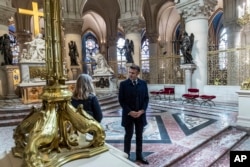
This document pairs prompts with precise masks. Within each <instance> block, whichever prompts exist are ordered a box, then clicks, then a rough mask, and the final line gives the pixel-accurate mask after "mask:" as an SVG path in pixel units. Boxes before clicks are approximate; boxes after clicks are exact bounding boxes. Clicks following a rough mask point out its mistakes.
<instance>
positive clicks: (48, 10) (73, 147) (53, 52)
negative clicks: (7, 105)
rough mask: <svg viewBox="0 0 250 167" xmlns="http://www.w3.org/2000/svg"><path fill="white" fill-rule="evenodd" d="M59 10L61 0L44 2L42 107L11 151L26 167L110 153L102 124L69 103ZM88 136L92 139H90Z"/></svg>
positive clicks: (27, 120)
mask: <svg viewBox="0 0 250 167" xmlns="http://www.w3.org/2000/svg"><path fill="white" fill-rule="evenodd" d="M60 9H61V7H60V0H44V12H45V13H44V16H45V23H46V24H45V25H46V28H45V35H46V37H45V41H46V45H45V48H46V73H47V76H46V86H45V88H44V91H43V93H42V95H41V99H42V107H41V108H33V109H32V112H31V113H30V114H29V115H28V116H27V117H26V118H25V119H24V120H23V121H22V122H21V123H20V124H19V125H18V126H17V127H16V129H15V130H14V135H13V138H14V140H15V147H13V148H12V152H13V154H14V156H17V157H20V158H22V159H23V166H25V167H44V166H51V167H57V166H61V165H63V164H65V163H67V162H69V161H72V160H75V159H80V158H86V157H91V156H94V155H96V154H99V153H102V152H104V151H107V150H108V148H107V147H106V146H105V132H104V129H103V128H102V127H101V125H100V124H99V123H98V122H97V121H95V120H94V118H92V117H91V116H90V115H88V114H87V113H86V112H85V111H84V110H83V108H82V106H79V107H78V108H77V109H75V108H74V107H73V106H72V105H71V104H70V100H71V96H72V93H71V92H70V91H69V90H68V88H67V86H66V85H65V81H66V78H65V76H64V74H63V60H62V51H61V10H60ZM86 133H91V134H92V135H93V139H92V140H87V139H86V137H85V134H86Z"/></svg>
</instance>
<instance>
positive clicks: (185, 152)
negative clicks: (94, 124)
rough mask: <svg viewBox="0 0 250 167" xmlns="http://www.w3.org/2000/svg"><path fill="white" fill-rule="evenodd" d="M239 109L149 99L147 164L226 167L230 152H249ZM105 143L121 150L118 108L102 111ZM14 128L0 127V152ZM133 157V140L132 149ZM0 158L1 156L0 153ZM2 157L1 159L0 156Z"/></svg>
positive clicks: (249, 143)
mask: <svg viewBox="0 0 250 167" xmlns="http://www.w3.org/2000/svg"><path fill="white" fill-rule="evenodd" d="M237 111H238V106H237V104H227V103H219V102H216V106H212V107H210V106H200V105H198V104H185V103H184V104H182V101H181V100H176V101H170V102H169V101H165V100H162V101H160V100H153V99H151V100H150V105H149V107H148V110H147V119H148V125H147V126H146V127H145V130H144V144H143V151H144V152H143V154H144V156H145V157H146V158H147V159H148V161H149V163H150V164H149V165H143V164H140V163H139V162H135V163H137V164H138V165H139V166H148V167H151V166H152V167H161V166H174V167H183V166H185V167H189V166H190V167H194V166H195V167H199V166H201V167H204V166H220V167H223V166H225V167H227V166H229V151H230V150H237V149H239V150H250V139H249V137H248V135H247V133H246V131H244V130H239V129H238V128H236V127H235V123H236V117H237ZM103 113H104V119H103V120H102V123H101V124H102V125H103V127H104V129H105V132H106V142H107V143H109V144H111V145H112V146H114V147H116V148H118V149H120V150H123V135H124V129H123V128H122V127H121V109H109V110H106V111H104V112H103ZM13 128H15V126H8V127H0V143H1V145H0V153H1V152H6V151H7V152H8V151H9V150H10V149H11V147H12V146H13V145H14V141H13V139H12V132H13ZM131 151H132V154H131V157H132V159H133V158H135V157H134V151H135V143H134V138H133V142H132V148H131ZM0 155H1V154H0ZM0 158H1V157H0Z"/></svg>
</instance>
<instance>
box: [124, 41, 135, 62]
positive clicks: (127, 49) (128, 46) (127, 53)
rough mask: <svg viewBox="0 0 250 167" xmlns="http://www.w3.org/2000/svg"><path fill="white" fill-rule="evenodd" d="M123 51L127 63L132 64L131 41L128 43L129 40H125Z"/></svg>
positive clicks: (132, 48)
mask: <svg viewBox="0 0 250 167" xmlns="http://www.w3.org/2000/svg"><path fill="white" fill-rule="evenodd" d="M123 49H124V50H125V56H126V59H127V63H134V59H133V56H132V54H134V42H133V41H132V40H130V41H129V39H126V40H125V45H124V47H123Z"/></svg>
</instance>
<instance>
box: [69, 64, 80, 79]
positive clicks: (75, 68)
mask: <svg viewBox="0 0 250 167" xmlns="http://www.w3.org/2000/svg"><path fill="white" fill-rule="evenodd" d="M70 68H71V71H72V74H73V80H76V79H77V77H78V75H79V74H78V71H79V66H70Z"/></svg>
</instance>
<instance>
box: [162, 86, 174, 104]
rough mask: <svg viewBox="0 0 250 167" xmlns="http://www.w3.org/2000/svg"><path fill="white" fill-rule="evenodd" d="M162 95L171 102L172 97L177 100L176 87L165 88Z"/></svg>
mask: <svg viewBox="0 0 250 167" xmlns="http://www.w3.org/2000/svg"><path fill="white" fill-rule="evenodd" d="M161 94H163V95H164V99H168V101H170V99H171V97H173V100H175V87H174V86H165V87H164V89H163V91H162V92H161Z"/></svg>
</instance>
